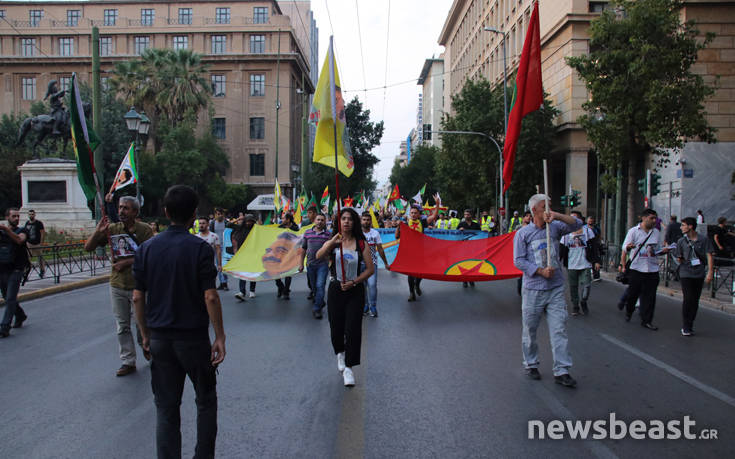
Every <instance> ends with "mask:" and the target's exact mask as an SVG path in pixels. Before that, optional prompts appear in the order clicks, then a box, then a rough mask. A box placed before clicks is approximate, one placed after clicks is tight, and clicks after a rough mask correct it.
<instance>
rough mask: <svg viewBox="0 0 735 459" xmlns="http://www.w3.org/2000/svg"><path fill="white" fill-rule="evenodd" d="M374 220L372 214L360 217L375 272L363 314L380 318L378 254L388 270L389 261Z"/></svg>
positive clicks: (368, 280) (368, 287) (369, 281)
mask: <svg viewBox="0 0 735 459" xmlns="http://www.w3.org/2000/svg"><path fill="white" fill-rule="evenodd" d="M372 223H373V219H372V217H371V216H370V212H363V213H362V216H361V217H360V224H361V225H362V234H363V235H365V241H366V242H367V244H368V247H370V255H372V259H373V266H374V267H375V272H373V274H372V275H370V277H368V278H367V282H366V283H367V291H366V293H367V301H366V302H365V307H364V308H363V310H362V314H363V315H366V314H370V317H373V318H377V317H378V306H377V303H378V254H380V258H382V259H383V264H384V265H385V267H386V269H387V268H388V266H389V265H388V259H387V258H385V251H384V250H383V241H382V240H381V238H380V233H379V232H377V231H376V230H375V229H373V227H372Z"/></svg>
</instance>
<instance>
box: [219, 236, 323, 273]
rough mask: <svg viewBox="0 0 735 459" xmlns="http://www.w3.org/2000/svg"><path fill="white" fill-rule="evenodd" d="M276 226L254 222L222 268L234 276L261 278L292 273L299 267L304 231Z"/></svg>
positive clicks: (296, 271) (302, 250)
mask: <svg viewBox="0 0 735 459" xmlns="http://www.w3.org/2000/svg"><path fill="white" fill-rule="evenodd" d="M310 227H311V225H309V226H308V227H304V228H301V229H300V230H299V231H291V230H289V229H286V228H278V227H277V226H270V225H268V226H264V225H255V226H253V229H252V230H250V234H248V237H247V239H245V243H244V244H243V245H242V247H240V249H238V251H237V253H236V254H235V255H234V256H233V257H232V258H231V259H230V261H228V262H227V264H226V265H225V266H224V267H223V268H222V270H223V271H224V272H226V273H227V274H230V275H233V276H235V277H237V278H238V279H244V280H249V281H256V282H259V281H265V280H274V279H282V278H284V277H288V276H293V275H294V274H296V273H298V271H299V264H300V263H301V255H302V254H303V253H304V249H302V248H301V244H302V241H303V236H304V233H305V232H306V230H307V229H309V228H310Z"/></svg>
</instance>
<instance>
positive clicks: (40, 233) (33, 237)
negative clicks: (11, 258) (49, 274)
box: [25, 209, 46, 278]
mask: <svg viewBox="0 0 735 459" xmlns="http://www.w3.org/2000/svg"><path fill="white" fill-rule="evenodd" d="M25 229H26V233H27V234H28V241H27V244H28V250H29V251H30V252H31V257H38V276H39V277H41V278H43V276H44V275H45V274H46V262H45V261H44V260H43V252H42V249H41V248H40V246H42V245H43V241H44V239H46V228H44V226H43V222H42V221H41V220H36V211H35V210H33V209H30V210H29V211H28V221H27V222H26V224H25Z"/></svg>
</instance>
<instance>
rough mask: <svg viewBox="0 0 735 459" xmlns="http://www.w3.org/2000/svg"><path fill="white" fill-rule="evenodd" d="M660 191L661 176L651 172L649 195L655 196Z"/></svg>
mask: <svg viewBox="0 0 735 459" xmlns="http://www.w3.org/2000/svg"><path fill="white" fill-rule="evenodd" d="M660 192H661V176H660V175H658V174H651V196H656V195H657V194H659V193H660Z"/></svg>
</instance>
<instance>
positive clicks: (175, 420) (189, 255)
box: [133, 185, 225, 458]
mask: <svg viewBox="0 0 735 459" xmlns="http://www.w3.org/2000/svg"><path fill="white" fill-rule="evenodd" d="M198 204H199V198H198V197H197V195H196V193H195V192H194V190H192V189H191V188H189V187H188V186H184V185H175V186H172V187H171V188H169V189H168V191H167V192H166V196H165V197H164V198H163V205H164V209H165V212H166V216H167V217H168V218H169V219H170V220H171V226H169V228H168V229H167V230H166V231H164V232H163V233H161V234H160V235H158V236H157V237H155V238H153V239H151V240H150V241H148V242H146V243H145V244H143V246H142V247H141V248H140V250H139V251H138V252H137V253H136V255H135V265H134V268H133V270H134V273H135V291H134V294H133V296H134V301H135V316H136V318H137V320H138V324H140V329H141V332H142V334H143V349H146V350H148V349H150V352H151V353H152V354H153V364H152V365H151V386H152V388H153V397H154V401H155V404H156V450H157V453H158V457H159V458H180V457H181V415H180V405H181V395H182V393H183V390H184V383H185V381H186V377H187V376H188V377H189V379H190V380H191V382H192V384H193V386H194V391H195V393H196V405H197V443H196V449H195V451H194V457H195V458H213V457H214V449H215V448H214V447H215V440H216V438H217V388H216V384H217V377H216V375H215V372H216V369H217V366H218V365H219V364H220V363H222V361H223V360H224V358H225V332H224V327H223V324H222V306H221V304H220V299H219V295H218V294H217V290H216V289H215V282H216V279H217V271H216V270H215V269H214V250H212V247H211V246H210V245H209V244H208V243H207V242H206V241H204V240H202V239H200V238H198V237H196V236H193V235H190V234H189V233H188V230H187V229H188V228H189V227H190V226H191V224H192V222H193V221H194V214H195V212H196V208H197V205H198ZM205 227H206V225H205ZM210 321H211V322H212V327H213V329H214V336H215V338H214V343H212V344H211V345H210V341H209V323H210Z"/></svg>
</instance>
